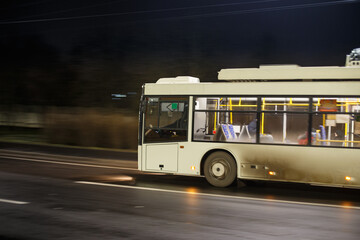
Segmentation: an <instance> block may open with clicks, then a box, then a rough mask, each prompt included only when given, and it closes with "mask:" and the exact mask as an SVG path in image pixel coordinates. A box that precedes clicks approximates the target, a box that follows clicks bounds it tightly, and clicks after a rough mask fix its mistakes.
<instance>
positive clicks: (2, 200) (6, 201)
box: [0, 198, 29, 205]
mask: <svg viewBox="0 0 360 240" xmlns="http://www.w3.org/2000/svg"><path fill="white" fill-rule="evenodd" d="M0 202H4V203H12V204H19V205H23V204H29V202H22V201H15V200H9V199H2V198H0Z"/></svg>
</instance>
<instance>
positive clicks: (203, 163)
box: [200, 148, 239, 177]
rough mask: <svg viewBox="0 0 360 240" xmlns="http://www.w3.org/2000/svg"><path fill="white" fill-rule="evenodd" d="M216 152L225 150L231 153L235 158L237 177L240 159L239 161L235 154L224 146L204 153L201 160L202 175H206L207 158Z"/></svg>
mask: <svg viewBox="0 0 360 240" xmlns="http://www.w3.org/2000/svg"><path fill="white" fill-rule="evenodd" d="M214 152H225V153H227V154H229V155H230V156H231V157H232V158H233V159H234V160H235V164H236V177H238V169H239V164H238V161H237V159H236V157H235V155H234V154H233V153H232V152H231V151H229V150H227V149H223V148H216V149H211V150H209V151H207V152H206V153H205V154H204V155H203V157H202V158H201V161H200V175H201V176H204V165H205V160H206V158H207V157H208V156H209V155H210V154H212V153H214Z"/></svg>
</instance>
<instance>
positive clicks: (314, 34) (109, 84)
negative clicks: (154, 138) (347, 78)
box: [0, 0, 360, 149]
mask: <svg viewBox="0 0 360 240" xmlns="http://www.w3.org/2000/svg"><path fill="white" fill-rule="evenodd" d="M359 10H360V4H359V1H358V0H311V1H309V0H254V1H249V0H244V1H239V0H238V1H235V0H222V1H218V0H191V1H190V0H182V1H177V0H173V1H168V0H167V1H165V0H152V1H145V0H136V1H135V0H117V1H116V0H88V1H80V0H62V1H56V0H27V1H2V2H1V3H0V33H1V34H0V62H1V64H0V140H1V141H15V142H32V143H46V144H47V143H51V144H62V145H73V146H88V147H101V148H118V149H136V144H137V142H136V139H137V111H138V104H139V98H140V94H141V86H142V85H143V84H144V83H147V82H155V81H156V80H157V79H159V78H161V77H174V76H179V75H181V76H184V75H189V76H194V77H199V78H200V80H201V81H202V82H204V81H216V79H217V72H218V71H219V70H220V69H222V68H234V67H236V68H238V67H258V66H259V65H260V64H299V65H301V66H325V65H331V66H333V65H338V66H343V65H344V63H345V55H346V54H349V53H350V51H351V50H352V49H354V48H357V47H360V31H359V22H360V15H359ZM112 94H120V95H119V96H121V97H120V98H117V99H115V100H114V99H113V98H112Z"/></svg>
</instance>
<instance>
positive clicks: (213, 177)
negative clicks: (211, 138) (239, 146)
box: [204, 151, 237, 187]
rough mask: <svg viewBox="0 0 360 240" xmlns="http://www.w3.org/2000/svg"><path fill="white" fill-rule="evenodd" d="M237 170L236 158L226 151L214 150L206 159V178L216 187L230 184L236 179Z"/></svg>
mask: <svg viewBox="0 0 360 240" xmlns="http://www.w3.org/2000/svg"><path fill="white" fill-rule="evenodd" d="M236 172H237V167H236V163H235V160H234V158H233V157H232V156H231V155H229V154H228V153H226V152H222V151H218V152H213V153H211V154H210V155H209V156H208V157H207V158H206V160H205V164H204V175H205V178H206V180H207V181H208V182H209V183H210V184H211V185H213V186H215V187H228V186H230V185H231V184H232V183H234V181H235V179H236V175H237V174H236Z"/></svg>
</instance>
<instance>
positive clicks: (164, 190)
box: [75, 181, 360, 210]
mask: <svg viewBox="0 0 360 240" xmlns="http://www.w3.org/2000/svg"><path fill="white" fill-rule="evenodd" d="M75 183H79V184H88V185H98V186H107V187H117V188H131V189H138V190H147V191H156V192H169V193H180V194H192V195H200V196H208V197H219V198H229V199H242V200H254V201H263V202H275V203H289V204H299V205H309V206H318V207H333V208H346V209H356V210H360V207H357V206H342V205H335V204H324V203H308V202H297V201H286V200H276V199H263V198H253V197H241V196H229V195H219V194H211V193H197V192H187V191H179V190H167V189H161V188H147V187H138V186H129V185H117V184H111V183H98V182H88V181H75Z"/></svg>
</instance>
